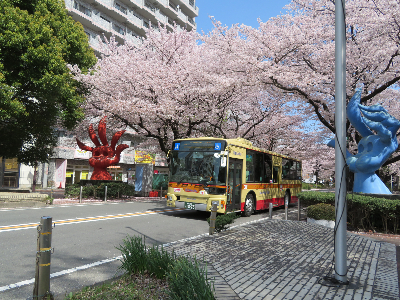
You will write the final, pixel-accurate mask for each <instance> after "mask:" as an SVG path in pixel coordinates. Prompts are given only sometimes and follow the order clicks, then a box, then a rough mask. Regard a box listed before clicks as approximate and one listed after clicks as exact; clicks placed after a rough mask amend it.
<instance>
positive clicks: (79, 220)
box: [0, 208, 185, 233]
mask: <svg viewBox="0 0 400 300" xmlns="http://www.w3.org/2000/svg"><path fill="white" fill-rule="evenodd" d="M182 210H185V209H183V208H173V209H172V208H169V209H163V210H152V211H145V212H135V213H127V214H118V215H108V216H97V217H87V218H77V219H68V220H58V221H54V222H53V224H54V225H69V224H77V223H84V222H94V221H103V220H111V219H120V218H130V217H137V216H147V215H157V214H163V213H167V212H174V211H182ZM38 225H39V223H29V224H18V225H9V226H0V233H1V232H5V231H14V230H22V229H31V228H37V226H38Z"/></svg>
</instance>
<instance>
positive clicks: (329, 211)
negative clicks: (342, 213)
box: [307, 203, 335, 221]
mask: <svg viewBox="0 0 400 300" xmlns="http://www.w3.org/2000/svg"><path fill="white" fill-rule="evenodd" d="M307 217H308V218H312V219H314V220H328V221H334V220H335V207H334V206H332V205H330V204H325V203H319V204H315V205H310V206H309V207H307Z"/></svg>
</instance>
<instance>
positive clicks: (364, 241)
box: [165, 220, 399, 300]
mask: <svg viewBox="0 0 400 300" xmlns="http://www.w3.org/2000/svg"><path fill="white" fill-rule="evenodd" d="M333 242H334V235H333V230H332V229H329V228H326V227H323V226H320V225H313V224H308V223H306V222H297V221H284V220H263V221H261V222H256V223H252V224H249V225H246V226H238V227H235V228H233V229H232V230H229V231H226V232H224V233H220V234H215V235H212V236H208V235H204V236H200V237H197V238H194V239H191V240H187V241H181V242H179V241H178V242H175V243H172V244H168V245H167V246H166V247H165V249H168V250H172V249H173V250H174V251H175V253H177V254H179V255H188V254H190V255H192V256H193V255H196V257H197V258H203V257H204V260H205V261H207V263H208V269H209V275H210V276H211V277H215V288H216V296H217V299H345V300H347V299H349V300H350V299H399V284H398V282H399V281H398V276H399V275H398V273H397V267H396V246H395V245H393V244H390V243H384V242H379V241H376V240H372V239H369V238H365V237H362V236H359V235H354V234H348V242H347V247H348V274H347V278H348V280H349V285H337V284H334V283H332V282H330V281H326V280H324V277H325V276H332V277H334V273H333V272H334V271H333V267H332V266H333V253H334V247H333Z"/></svg>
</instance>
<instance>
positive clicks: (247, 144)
mask: <svg viewBox="0 0 400 300" xmlns="http://www.w3.org/2000/svg"><path fill="white" fill-rule="evenodd" d="M188 140H194V141H201V140H203V141H204V140H207V141H210V140H211V141H213V140H215V141H226V142H227V143H228V145H234V146H237V147H242V148H246V149H250V150H255V151H260V152H264V153H268V154H272V155H275V156H279V157H283V158H289V159H293V160H296V161H300V159H297V158H293V157H289V156H287V155H284V154H280V153H277V152H273V151H269V150H266V149H262V148H258V147H255V146H253V143H252V142H251V141H249V140H246V139H244V138H236V139H224V138H215V137H198V138H185V139H176V140H174V142H177V141H188Z"/></svg>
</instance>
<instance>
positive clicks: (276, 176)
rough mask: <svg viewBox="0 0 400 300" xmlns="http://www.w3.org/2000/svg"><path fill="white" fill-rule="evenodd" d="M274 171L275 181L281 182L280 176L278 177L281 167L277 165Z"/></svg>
mask: <svg viewBox="0 0 400 300" xmlns="http://www.w3.org/2000/svg"><path fill="white" fill-rule="evenodd" d="M273 170H274V172H273V180H274V183H279V180H278V179H279V178H278V174H279V167H278V166H275V167H274V169H273Z"/></svg>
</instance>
